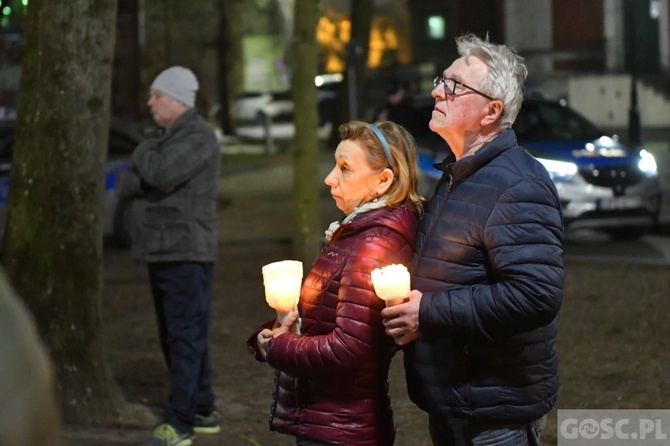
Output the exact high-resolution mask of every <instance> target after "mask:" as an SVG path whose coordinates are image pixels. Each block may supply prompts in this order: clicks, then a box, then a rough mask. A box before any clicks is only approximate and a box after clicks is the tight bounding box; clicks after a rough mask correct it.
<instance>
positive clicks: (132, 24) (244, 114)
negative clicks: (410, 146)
mask: <svg viewBox="0 0 670 446" xmlns="http://www.w3.org/2000/svg"><path fill="white" fill-rule="evenodd" d="M28 1H29V0H0V23H1V27H0V28H1V30H0V117H2V116H11V115H12V114H13V113H14V112H15V108H16V103H17V94H18V89H19V82H20V77H21V68H20V66H21V61H22V56H23V47H24V37H25V36H24V30H25V19H26V9H27V4H28ZM351 3H352V2H350V1H348V0H325V1H319V2H317V4H318V6H316V7H318V8H319V18H318V24H317V30H316V39H317V41H318V43H319V57H318V68H317V72H318V73H320V74H324V75H327V76H323V77H320V78H318V79H317V80H316V81H317V83H318V85H317V86H318V87H320V88H319V91H320V95H321V96H320V98H319V106H320V113H321V114H322V115H323V116H321V120H320V124H325V122H326V121H329V120H331V119H332V117H333V115H336V114H337V110H335V109H333V107H336V102H332V103H330V104H329V102H328V101H335V100H336V97H335V95H334V94H331V93H332V92H335V93H337V92H338V91H339V90H341V89H340V87H339V84H341V83H342V82H341V81H342V80H343V79H346V78H347V76H351V75H352V74H353V75H355V76H358V78H357V79H359V80H360V82H359V83H358V84H357V85H355V86H352V85H349V86H348V87H350V88H355V90H356V91H355V94H351V93H348V97H349V98H355V99H354V101H355V103H354V104H348V105H346V107H347V110H346V111H347V112H349V116H350V117H352V118H362V119H370V118H371V117H372V116H373V113H374V110H375V109H376V108H378V107H379V106H381V105H382V104H383V103H384V101H385V97H384V85H385V84H386V83H387V82H389V81H390V80H402V81H405V82H407V83H408V84H409V86H410V92H411V93H412V94H421V93H428V92H429V91H430V89H431V88H432V83H431V82H432V79H433V77H434V76H435V75H436V74H438V73H440V72H441V71H442V70H443V69H444V68H446V66H448V64H449V63H450V61H451V60H452V59H453V58H454V57H455V56H456V50H455V45H454V37H455V36H457V35H459V34H461V33H463V32H474V33H477V34H479V35H486V34H488V36H489V38H490V39H491V40H492V41H494V42H499V43H505V44H507V45H510V46H512V47H514V48H515V49H517V50H518V51H519V53H520V54H521V55H522V56H523V57H524V58H525V59H526V61H527V63H528V67H529V73H530V74H529V78H528V88H529V89H533V90H536V91H540V92H542V93H543V94H545V95H548V96H551V97H554V98H557V99H564V100H566V101H567V102H568V103H569V104H570V105H571V106H572V107H573V108H574V109H576V110H577V111H579V112H581V113H582V114H584V115H585V116H586V117H587V118H589V119H590V120H592V121H593V122H594V123H595V124H596V125H598V126H600V127H601V128H603V129H605V130H612V131H616V132H618V133H620V134H621V136H622V137H626V138H632V139H636V138H640V134H641V133H646V132H663V131H665V130H666V129H668V128H670V82H669V72H670V34H669V26H668V24H669V21H670V19H669V17H670V12H669V8H668V0H561V1H552V0H421V1H414V2H410V1H408V0H375V1H374V2H371V4H372V9H371V11H369V14H370V21H369V23H367V21H366V23H362V21H360V20H358V21H357V20H356V17H355V14H356V12H355V11H352V10H351ZM352 14H353V15H354V17H352ZM294 15H295V5H294V1H293V0H244V1H242V0H190V1H188V2H187V1H180V0H118V18H117V33H116V51H115V61H114V89H113V108H112V115H113V116H118V117H121V118H128V119H143V118H146V116H145V115H146V113H144V111H145V110H144V102H145V99H146V96H147V89H148V86H149V84H150V82H151V81H152V79H153V78H154V76H155V75H156V74H157V73H158V72H159V71H161V70H162V69H163V68H165V67H167V66H169V65H174V64H179V65H185V66H188V67H191V68H192V69H193V70H194V71H195V72H196V74H197V75H198V77H199V78H200V80H201V92H200V93H201V94H200V98H199V108H200V109H201V111H203V112H204V113H207V114H208V115H209V116H210V117H211V119H212V121H213V122H215V123H216V124H217V125H218V126H219V127H220V128H221V129H222V133H223V134H225V135H231V136H233V135H237V134H238V133H240V129H241V128H244V127H246V125H247V124H249V123H252V124H253V123H258V122H260V120H261V119H262V118H263V117H264V116H266V115H269V116H270V117H272V118H276V119H275V120H276V121H281V120H282V117H283V115H282V113H284V114H285V112H286V111H287V107H288V109H289V111H290V105H288V106H287V105H286V103H285V102H286V101H290V89H291V80H292V73H291V68H290V67H291V66H292V65H291V60H292V57H293V55H292V47H291V36H292V32H293V18H294ZM352 18H353V20H352ZM356 26H363V27H365V26H369V27H370V32H369V41H368V42H356V41H354V39H352V35H357V34H356V29H355V28H356ZM358 54H364V55H366V60H365V61H364V69H363V70H360V68H359V71H362V72H361V73H351V72H348V71H347V70H348V69H349V70H351V68H352V65H354V64H348V62H350V61H351V60H352V59H353V58H355V57H357V55H358ZM348 67H349V68H348ZM353 68H356V67H353ZM633 86H635V87H636V88H633ZM340 93H341V92H340ZM273 102H274V104H273V105H270V104H271V103H273ZM282 102H284V103H282ZM334 104H335V105H334ZM352 115H353V116H352ZM284 116H285V115H284ZM250 121H251V122H250ZM631 127H632V128H631ZM248 131H249V130H248V129H247V132H248ZM630 132H632V135H631V134H630ZM244 134H245V133H244V131H241V135H244ZM251 136H253V135H251Z"/></svg>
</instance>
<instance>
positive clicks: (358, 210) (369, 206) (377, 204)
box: [326, 198, 386, 241]
mask: <svg viewBox="0 0 670 446" xmlns="http://www.w3.org/2000/svg"><path fill="white" fill-rule="evenodd" d="M384 206H386V198H375V199H374V200H372V201H368V202H367V203H363V204H362V205H360V206H358V207H355V208H354V210H353V211H352V212H351V214H349V215H347V216H346V217H344V220H342V221H341V222H339V221H334V222H332V223H331V224H330V226H328V229H326V240H328V241H330V239H331V238H333V234H334V233H335V231H337V228H339V227H340V226H341V225H343V224H345V223H349V222H350V221H351V220H353V219H354V218H356V217H357V216H358V215H360V214H364V213H366V212H369V211H372V210H374V209H379V208H383V207H384Z"/></svg>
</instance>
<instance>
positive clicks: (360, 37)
mask: <svg viewBox="0 0 670 446" xmlns="http://www.w3.org/2000/svg"><path fill="white" fill-rule="evenodd" d="M373 6H374V5H373V2H372V0H351V40H349V43H348V45H347V57H346V69H345V72H344V75H345V76H344V82H342V84H341V85H340V87H339V91H338V97H337V100H336V101H337V104H336V105H335V113H334V116H333V130H332V132H331V135H330V140H329V145H331V146H334V145H336V144H337V143H338V142H339V132H338V128H339V126H340V124H343V123H345V122H347V121H350V120H352V119H361V116H359V113H360V104H359V101H360V99H361V98H362V97H363V96H362V95H361V91H363V90H362V88H363V83H364V81H365V77H366V76H365V74H366V70H367V68H366V67H367V59H368V50H369V47H370V28H371V26H372V13H373Z"/></svg>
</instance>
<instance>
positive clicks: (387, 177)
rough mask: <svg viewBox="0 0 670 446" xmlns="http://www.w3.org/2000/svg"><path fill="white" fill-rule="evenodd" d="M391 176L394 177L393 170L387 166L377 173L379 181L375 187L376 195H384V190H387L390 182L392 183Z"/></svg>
mask: <svg viewBox="0 0 670 446" xmlns="http://www.w3.org/2000/svg"><path fill="white" fill-rule="evenodd" d="M393 178H395V176H394V174H393V171H392V170H391V169H389V168H388V167H387V168H385V169H384V170H382V171H381V172H380V173H379V177H378V181H379V183H378V184H377V187H376V188H375V192H376V194H377V196H378V197H380V196H382V195H384V194H385V193H386V191H388V190H389V187H391V184H393Z"/></svg>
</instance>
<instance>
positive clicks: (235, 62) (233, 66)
mask: <svg viewBox="0 0 670 446" xmlns="http://www.w3.org/2000/svg"><path fill="white" fill-rule="evenodd" d="M216 6H217V7H218V9H219V34H218V39H217V54H218V72H219V76H218V79H219V85H218V87H219V88H218V92H219V105H220V107H221V108H220V111H219V114H220V116H219V117H218V118H219V119H218V120H219V123H220V124H221V130H223V133H224V134H227V135H231V134H232V133H233V129H234V128H235V125H236V123H235V122H234V119H233V115H232V113H231V110H232V107H233V101H234V97H233V92H235V91H236V90H238V89H240V88H241V86H242V77H243V65H242V64H243V63H244V60H243V54H242V37H243V36H242V20H241V18H240V16H241V12H240V9H241V8H240V1H239V0H217V5H216Z"/></svg>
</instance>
